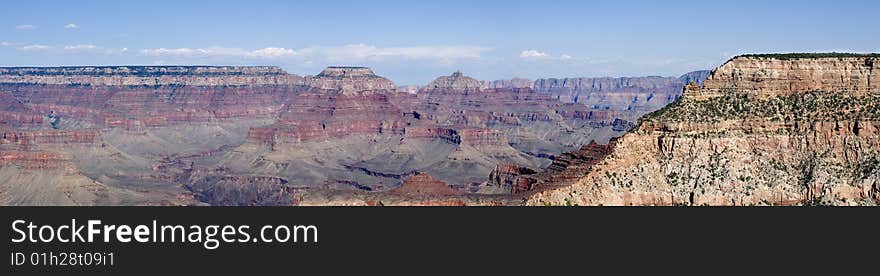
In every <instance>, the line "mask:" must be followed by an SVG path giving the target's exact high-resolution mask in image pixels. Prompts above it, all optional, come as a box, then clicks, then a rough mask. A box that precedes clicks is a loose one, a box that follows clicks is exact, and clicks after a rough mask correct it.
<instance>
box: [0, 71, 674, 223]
mask: <svg viewBox="0 0 880 276" xmlns="http://www.w3.org/2000/svg"><path fill="white" fill-rule="evenodd" d="M669 79H675V78H666V79H658V78H654V77H650V78H643V79H642V78H627V79H625V80H624V79H618V80H615V79H612V78H607V79H604V80H603V81H606V82H610V83H611V84H607V83H604V82H598V83H599V84H596V85H598V86H600V87H601V88H599V89H594V88H590V89H586V88H582V86H577V87H575V88H574V89H573V90H572V89H569V87H568V86H566V84H565V83H571V82H574V81H563V83H562V84H559V83H558V82H557V83H556V84H547V87H550V88H547V90H546V91H545V90H538V89H537V86H533V85H528V83H533V84H534V83H538V82H531V81H526V80H524V79H515V80H512V81H509V82H504V81H498V82H496V83H497V85H495V86H488V85H486V83H487V82H485V81H480V80H476V79H474V78H471V77H468V76H466V75H464V74H463V73H462V72H454V73H452V74H451V75H448V76H441V77H438V78H437V79H436V80H434V81H433V82H431V83H430V84H427V85H425V86H420V87H411V88H408V91H401V90H399V88H398V87H397V86H396V85H395V84H394V83H393V82H392V81H391V80H389V79H387V78H384V77H381V76H378V75H376V74H375V73H374V72H373V71H372V70H371V69H370V68H365V67H328V68H326V69H325V70H323V71H322V72H320V73H319V74H317V75H314V76H298V75H293V74H288V73H286V72H285V71H284V70H281V69H280V68H277V67H266V66H262V67H261V66H255V67H251V66H244V67H239V66H94V67H89V66H84V67H5V68H0V132H2V136H0V137H2V139H0V156H2V159H0V180H2V183H3V184H2V185H0V204H4V205H514V204H521V203H522V198H521V195H523V194H528V193H531V192H533V191H538V190H546V189H550V188H551V187H558V186H560V185H562V184H560V183H569V182H571V181H572V180H573V179H576V178H577V176H579V175H581V174H583V173H584V172H585V170H586V168H589V167H590V166H591V165H592V164H593V163H595V162H596V160H598V158H599V156H601V155H604V154H606V151H607V150H608V149H609V148H608V147H607V146H604V145H605V144H607V143H608V142H609V141H611V140H612V139H613V138H614V137H617V136H619V135H621V134H623V133H624V132H626V131H628V130H629V129H630V128H632V127H634V126H635V120H636V119H637V118H638V117H640V116H641V115H643V114H644V113H647V112H650V111H653V110H656V109H658V108H660V107H662V106H664V105H666V104H667V103H668V101H669V100H674V99H675V98H677V97H678V96H677V95H678V93H680V92H681V87H677V88H676V87H675V86H676V85H679V86H683V84H681V83H680V80H679V82H675V81H670V80H669ZM581 82H585V81H581ZM655 82H659V84H657V83H655ZM554 85H561V88H557V87H556V86H554ZM541 87H543V86H541ZM542 89H543V88H542ZM559 91H565V93H569V95H571V93H575V94H576V95H578V96H575V97H574V98H575V99H578V100H575V101H571V100H566V99H569V98H571V97H570V96H568V97H562V96H560V95H561V94H560V93H562V92H559ZM572 91H574V92H572ZM578 93H582V94H578ZM584 99H596V100H595V101H593V100H584ZM586 103H589V104H586ZM554 173H558V174H559V175H560V176H555V175H554ZM527 174H528V175H527ZM560 179H562V180H560ZM563 180H564V181H563Z"/></svg>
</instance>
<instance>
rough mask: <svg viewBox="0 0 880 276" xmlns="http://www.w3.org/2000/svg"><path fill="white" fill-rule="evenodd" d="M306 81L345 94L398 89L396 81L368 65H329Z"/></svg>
mask: <svg viewBox="0 0 880 276" xmlns="http://www.w3.org/2000/svg"><path fill="white" fill-rule="evenodd" d="M305 83H306V85H308V86H311V87H315V88H318V89H323V90H334V91H340V92H341V93H342V94H343V95H355V94H369V93H374V92H377V91H396V90H397V86H396V85H395V84H394V82H392V81H391V80H389V79H386V78H383V77H380V76H377V75H376V74H375V73H373V70H371V69H370V68H367V67H344V66H331V67H327V68H326V69H324V70H323V71H321V73H320V74H318V75H317V76H314V77H307V78H306V81H305Z"/></svg>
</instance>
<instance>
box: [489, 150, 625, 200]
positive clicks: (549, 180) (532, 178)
mask: <svg viewBox="0 0 880 276" xmlns="http://www.w3.org/2000/svg"><path fill="white" fill-rule="evenodd" d="M613 146H614V144H613V143H611V144H608V145H601V144H598V143H596V142H595V141H594V142H591V143H590V144H589V145H586V146H584V147H582V148H581V149H579V150H576V151H570V152H566V153H563V154H560V155H559V156H554V157H553V163H551V164H550V166H547V167H546V168H544V169H543V170H541V171H536V170H533V169H531V168H525V167H521V166H517V165H512V164H500V165H498V166H497V167H496V168H495V170H493V171H492V173H491V174H490V176H489V181H488V182H487V183H486V186H487V187H490V188H492V189H493V190H497V189H500V190H501V191H503V192H508V193H513V194H524V193H533V192H537V191H545V190H552V189H556V188H559V187H567V186H570V185H573V184H575V183H576V182H577V181H578V180H580V178H582V177H584V176H585V175H586V174H587V172H589V171H590V169H591V168H592V167H593V166H594V165H596V164H597V163H598V162H599V161H601V160H603V159H604V158H605V157H606V156H607V155H608V154H610V153H611V151H612V149H613Z"/></svg>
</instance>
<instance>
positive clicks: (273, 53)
mask: <svg viewBox="0 0 880 276" xmlns="http://www.w3.org/2000/svg"><path fill="white" fill-rule="evenodd" d="M250 54H251V55H253V56H257V57H264V58H272V57H286V56H293V55H296V51H294V50H293V49H287V48H277V47H268V48H263V49H259V50H256V51H252V52H250Z"/></svg>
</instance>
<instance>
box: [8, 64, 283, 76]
mask: <svg viewBox="0 0 880 276" xmlns="http://www.w3.org/2000/svg"><path fill="white" fill-rule="evenodd" d="M286 74H287V72H285V71H284V70H282V69H281V68H280V67H276V66H65V67H0V75H20V76H26V75H37V76H110V75H117V76H141V77H150V76H166V75H197V76H214V75H221V76H241V75H250V76H265V75H286Z"/></svg>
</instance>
